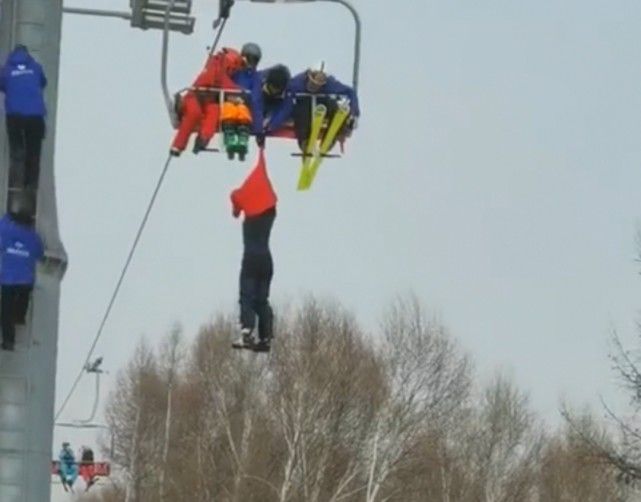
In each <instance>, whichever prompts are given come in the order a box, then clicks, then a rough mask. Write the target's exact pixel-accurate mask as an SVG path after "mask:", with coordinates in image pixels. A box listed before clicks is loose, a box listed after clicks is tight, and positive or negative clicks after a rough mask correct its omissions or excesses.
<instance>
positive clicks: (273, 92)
mask: <svg viewBox="0 0 641 502" xmlns="http://www.w3.org/2000/svg"><path fill="white" fill-rule="evenodd" d="M263 91H264V92H265V94H267V95H269V96H274V97H276V96H282V95H283V94H284V93H285V89H281V88H280V87H276V86H275V85H272V84H268V83H266V84H264V85H263Z"/></svg>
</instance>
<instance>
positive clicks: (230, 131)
mask: <svg viewBox="0 0 641 502" xmlns="http://www.w3.org/2000/svg"><path fill="white" fill-rule="evenodd" d="M220 120H221V121H222V128H223V144H224V145H225V150H226V151H227V157H228V158H229V159H230V160H231V159H233V158H234V155H235V154H236V152H237V147H238V131H237V130H236V105H235V104H234V103H232V102H230V101H225V102H224V103H223V107H222V111H221V117H220Z"/></svg>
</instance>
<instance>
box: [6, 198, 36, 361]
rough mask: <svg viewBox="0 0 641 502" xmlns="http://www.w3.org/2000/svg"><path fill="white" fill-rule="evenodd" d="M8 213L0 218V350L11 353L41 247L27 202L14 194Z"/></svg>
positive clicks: (25, 308) (28, 298)
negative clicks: (0, 335) (0, 337)
mask: <svg viewBox="0 0 641 502" xmlns="http://www.w3.org/2000/svg"><path fill="white" fill-rule="evenodd" d="M11 205H12V207H11V210H10V211H9V213H8V214H6V215H4V216H3V217H2V218H1V219H0V289H1V293H2V294H1V301H0V325H1V326H2V349H3V350H14V346H15V338H16V324H25V322H26V314H27V309H28V307H29V300H30V298H31V292H32V291H33V285H34V282H35V277H36V270H35V269H36V262H37V261H38V260H41V259H42V258H43V257H44V246H43V244H42V240H41V239H40V236H39V235H38V233H37V232H36V230H35V229H34V217H33V213H34V211H33V208H32V207H31V206H32V203H31V199H30V198H29V197H28V196H27V194H24V193H23V194H14V196H13V197H12V199H11Z"/></svg>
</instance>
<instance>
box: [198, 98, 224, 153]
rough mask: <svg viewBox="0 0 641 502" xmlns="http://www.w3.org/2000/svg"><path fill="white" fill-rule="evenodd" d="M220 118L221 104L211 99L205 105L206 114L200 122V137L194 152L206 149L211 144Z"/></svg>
mask: <svg viewBox="0 0 641 502" xmlns="http://www.w3.org/2000/svg"><path fill="white" fill-rule="evenodd" d="M219 120H220V106H219V105H218V102H217V101H209V102H207V103H205V106H204V116H203V120H202V122H201V124H200V131H199V132H198V138H196V143H195V144H194V153H198V152H199V151H200V150H204V149H205V148H207V145H209V142H210V141H211V140H212V138H213V137H214V135H215V134H216V131H217V130H218V121H219Z"/></svg>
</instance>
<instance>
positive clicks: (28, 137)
mask: <svg viewBox="0 0 641 502" xmlns="http://www.w3.org/2000/svg"><path fill="white" fill-rule="evenodd" d="M7 135H8V136H9V157H10V159H11V165H10V171H9V180H10V181H9V183H10V186H11V187H27V188H31V189H33V190H35V189H37V188H38V178H39V177H40V154H41V152H42V140H43V139H44V137H45V120H44V118H43V117H30V116H24V115H7Z"/></svg>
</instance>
